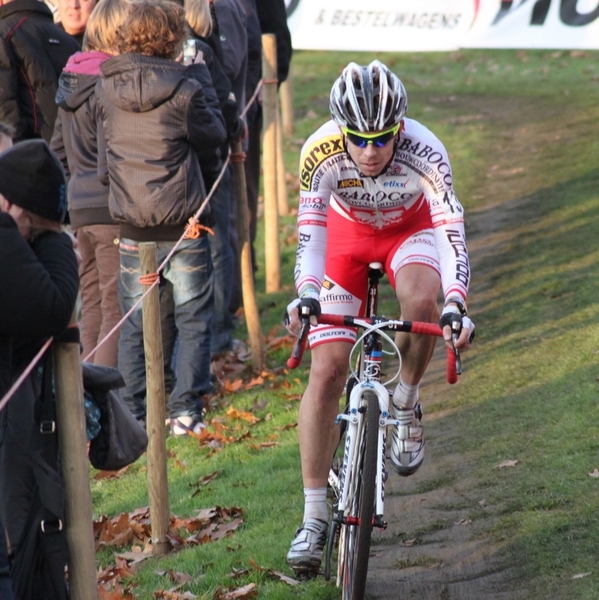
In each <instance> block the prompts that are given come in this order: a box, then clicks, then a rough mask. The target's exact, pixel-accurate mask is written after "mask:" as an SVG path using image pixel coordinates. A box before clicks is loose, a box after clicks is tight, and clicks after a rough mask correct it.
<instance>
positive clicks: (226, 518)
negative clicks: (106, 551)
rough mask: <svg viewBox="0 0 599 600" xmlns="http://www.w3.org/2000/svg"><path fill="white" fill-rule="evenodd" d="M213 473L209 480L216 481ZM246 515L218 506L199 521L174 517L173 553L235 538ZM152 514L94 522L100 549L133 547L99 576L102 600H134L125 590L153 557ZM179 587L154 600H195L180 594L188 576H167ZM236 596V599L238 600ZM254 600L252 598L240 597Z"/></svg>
mask: <svg viewBox="0 0 599 600" xmlns="http://www.w3.org/2000/svg"><path fill="white" fill-rule="evenodd" d="M216 475H217V473H212V474H211V475H210V476H207V477H212V478H213V477H215V476H216ZM243 522H244V520H243V511H242V510H241V509H240V508H238V507H232V508H221V507H219V506H215V507H212V508H206V509H203V510H200V511H198V514H197V515H196V516H195V517H191V518H188V519H181V518H180V517H178V516H176V515H171V518H170V529H169V532H168V534H167V538H168V541H169V544H170V546H171V549H173V550H180V549H181V548H184V547H189V546H194V545H199V544H206V543H208V542H213V541H216V540H220V539H222V538H224V537H228V536H229V535H231V534H232V533H233V532H234V531H235V530H236V529H237V528H238V527H239V526H240V525H241V524H242V523H243ZM151 534H152V530H151V523H150V511H149V509H148V508H147V507H144V508H140V509H137V510H135V511H133V512H132V513H122V514H120V515H118V516H117V517H114V518H113V519H108V518H107V517H104V516H103V517H100V519H98V520H97V521H95V522H94V535H95V537H96V540H97V542H96V543H97V546H98V547H99V546H123V545H130V544H131V545H133V548H132V550H131V551H130V552H124V553H121V554H116V555H115V560H116V562H115V565H114V566H111V567H109V568H107V569H104V570H102V571H100V572H99V573H98V595H99V598H100V600H132V599H133V596H132V595H131V586H130V585H128V586H123V583H122V582H123V580H124V579H131V577H133V575H134V574H135V566H136V565H137V564H138V563H139V562H141V561H142V560H145V559H146V558H149V557H151V556H152V542H151ZM165 574H167V575H168V576H169V577H170V579H171V581H172V582H173V583H175V584H176V585H175V586H174V587H173V588H171V589H168V590H159V591H157V592H155V593H154V598H164V599H168V600H193V599H194V598H196V596H195V595H193V594H191V592H184V593H181V592H179V588H180V587H181V586H183V585H185V584H186V583H188V582H189V581H190V580H191V577H190V576H189V575H188V574H186V573H177V572H174V571H167V572H165ZM235 597H236V596H232V598H235ZM238 597H239V598H246V597H247V598H251V597H252V596H243V595H242V596H238Z"/></svg>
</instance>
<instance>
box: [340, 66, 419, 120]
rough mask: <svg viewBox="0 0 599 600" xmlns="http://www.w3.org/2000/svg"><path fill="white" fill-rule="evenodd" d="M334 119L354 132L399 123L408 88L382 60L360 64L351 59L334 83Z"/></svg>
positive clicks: (404, 110)
mask: <svg viewBox="0 0 599 600" xmlns="http://www.w3.org/2000/svg"><path fill="white" fill-rule="evenodd" d="M329 108H330V111H331V116H332V117H333V121H335V123H337V125H340V126H341V127H347V128H348V129H352V130H353V131H364V132H367V131H382V130H383V129H389V128H390V127H393V126H394V125H397V124H398V123H399V122H400V121H401V120H402V119H403V117H404V115H405V114H406V111H407V110H408V97H407V95H406V90H405V88H404V86H403V84H402V83H401V81H400V80H399V78H398V77H397V75H394V74H393V73H392V72H391V71H390V70H389V69H388V68H387V67H386V66H385V65H384V64H383V63H382V62H380V61H378V60H373V61H372V62H371V63H370V64H369V65H368V66H366V67H361V66H360V65H357V64H356V63H354V62H350V63H349V64H348V65H347V67H345V69H343V73H341V76H340V77H339V78H338V79H337V81H335V83H334V84H333V88H332V89H331V98H330V103H329Z"/></svg>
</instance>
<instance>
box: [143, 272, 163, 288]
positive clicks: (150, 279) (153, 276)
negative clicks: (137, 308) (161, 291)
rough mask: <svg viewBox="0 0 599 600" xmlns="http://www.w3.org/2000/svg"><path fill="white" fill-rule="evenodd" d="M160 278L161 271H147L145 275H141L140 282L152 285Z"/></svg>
mask: <svg viewBox="0 0 599 600" xmlns="http://www.w3.org/2000/svg"><path fill="white" fill-rule="evenodd" d="M159 280H160V273H146V274H145V275H140V276H139V283H141V284H142V285H152V284H153V283H154V282H156V281H159Z"/></svg>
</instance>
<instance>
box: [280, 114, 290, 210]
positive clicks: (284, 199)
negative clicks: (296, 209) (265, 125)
mask: <svg viewBox="0 0 599 600" xmlns="http://www.w3.org/2000/svg"><path fill="white" fill-rule="evenodd" d="M277 206H278V208H279V215H281V216H283V217H286V216H287V215H288V214H289V197H288V196H287V182H286V181H285V160H284V156H283V132H282V128H281V115H280V113H279V111H277Z"/></svg>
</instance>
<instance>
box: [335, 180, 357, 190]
mask: <svg viewBox="0 0 599 600" xmlns="http://www.w3.org/2000/svg"><path fill="white" fill-rule="evenodd" d="M337 187H338V188H339V189H343V188H350V187H361V188H363V187H364V182H363V181H362V180H361V179H340V180H339V181H337Z"/></svg>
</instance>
